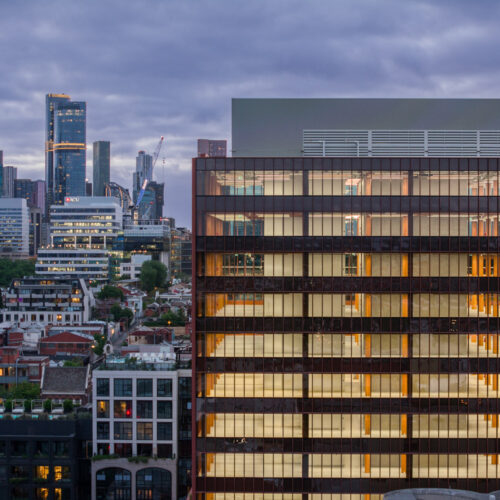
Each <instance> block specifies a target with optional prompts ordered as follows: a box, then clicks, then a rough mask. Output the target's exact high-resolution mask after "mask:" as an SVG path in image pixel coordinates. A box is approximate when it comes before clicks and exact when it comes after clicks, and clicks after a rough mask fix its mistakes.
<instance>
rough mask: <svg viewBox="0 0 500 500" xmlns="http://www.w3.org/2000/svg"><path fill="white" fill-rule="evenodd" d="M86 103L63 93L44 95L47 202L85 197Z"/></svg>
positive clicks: (59, 203)
mask: <svg viewBox="0 0 500 500" xmlns="http://www.w3.org/2000/svg"><path fill="white" fill-rule="evenodd" d="M86 113H87V110H86V103H85V102H72V101H71V99H70V97H69V96H67V95H65V94H48V95H47V96H46V142H45V156H46V159H45V179H46V188H47V200H46V201H47V205H48V206H50V205H52V204H58V205H61V204H62V203H63V202H64V199H65V197H67V196H85V161H86V151H85V150H86Z"/></svg>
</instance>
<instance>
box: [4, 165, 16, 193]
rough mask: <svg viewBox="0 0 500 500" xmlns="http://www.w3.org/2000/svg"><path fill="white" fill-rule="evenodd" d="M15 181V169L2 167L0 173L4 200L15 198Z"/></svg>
mask: <svg viewBox="0 0 500 500" xmlns="http://www.w3.org/2000/svg"><path fill="white" fill-rule="evenodd" d="M16 179H17V168H16V167H3V172H2V196H3V197H4V198H15V197H16V196H15V192H16V188H15V182H16Z"/></svg>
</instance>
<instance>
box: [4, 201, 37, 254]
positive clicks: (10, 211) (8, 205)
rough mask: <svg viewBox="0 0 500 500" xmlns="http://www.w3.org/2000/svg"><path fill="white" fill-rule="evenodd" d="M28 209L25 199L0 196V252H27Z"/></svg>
mask: <svg viewBox="0 0 500 500" xmlns="http://www.w3.org/2000/svg"><path fill="white" fill-rule="evenodd" d="M29 220H30V217H29V209H28V205H27V204H26V200H25V199H20V198H0V254H1V255H3V256H11V257H17V258H19V257H27V256H28V254H29Z"/></svg>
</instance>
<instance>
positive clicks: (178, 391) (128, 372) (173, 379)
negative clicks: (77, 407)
mask: <svg viewBox="0 0 500 500" xmlns="http://www.w3.org/2000/svg"><path fill="white" fill-rule="evenodd" d="M162 349H163V350H161V351H158V352H143V353H134V354H130V355H129V357H125V358H123V357H111V358H108V360H107V361H106V363H105V364H103V365H101V366H100V367H98V368H97V369H95V370H94V372H93V375H92V387H93V401H92V407H93V408H94V412H93V417H92V418H93V454H94V459H93V461H92V499H96V498H117V497H115V496H113V495H116V494H118V493H119V494H121V495H124V496H123V498H130V499H132V500H133V499H136V498H138V499H139V498H171V499H175V498H177V486H178V485H177V476H178V473H179V468H181V471H182V474H183V476H185V475H186V474H187V471H185V470H183V469H182V465H179V462H180V460H179V449H178V443H179V440H180V439H184V440H185V439H186V438H188V439H190V436H189V437H188V436H183V435H182V423H181V424H179V422H182V420H181V419H179V415H180V414H182V412H183V409H182V408H183V407H182V403H181V401H183V398H184V400H186V398H187V401H188V403H187V407H186V408H187V409H189V411H190V399H189V398H190V394H189V393H190V382H191V380H190V379H191V370H190V363H189V362H186V363H185V365H182V367H180V365H179V362H176V361H175V355H174V354H173V353H172V352H171V349H169V348H168V347H165V348H162ZM132 356H133V357H132ZM186 381H189V386H188V385H187V384H186ZM182 387H184V389H182ZM186 389H187V390H186ZM185 410H186V409H184V411H185ZM189 420H190V418H189ZM179 426H180V427H179ZM184 426H185V427H186V429H188V430H189V431H190V421H189V422H188V424H187V425H186V422H185V423H184ZM179 431H181V432H179ZM188 442H189V441H188ZM113 456H115V457H116V458H112V457H113ZM134 457H136V458H134ZM181 464H182V461H181ZM117 474H118V476H119V477H117ZM118 483H119V484H120V486H119V489H120V491H119V492H118V491H117V490H116V488H117V484H118ZM120 498H122V497H120Z"/></svg>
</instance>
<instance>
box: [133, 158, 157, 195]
mask: <svg viewBox="0 0 500 500" xmlns="http://www.w3.org/2000/svg"><path fill="white" fill-rule="evenodd" d="M152 180H153V157H152V156H151V155H148V154H146V152H145V151H139V153H138V154H137V158H136V159H135V172H134V174H133V179H132V191H133V193H132V195H133V200H134V203H137V197H138V196H139V193H140V191H141V188H142V186H143V185H144V183H145V182H146V181H147V182H150V181H152Z"/></svg>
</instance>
